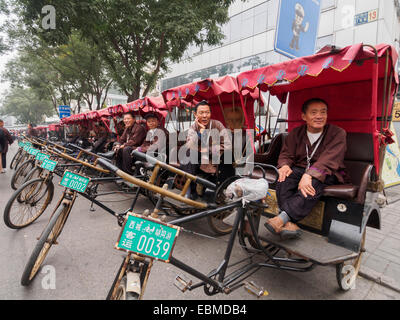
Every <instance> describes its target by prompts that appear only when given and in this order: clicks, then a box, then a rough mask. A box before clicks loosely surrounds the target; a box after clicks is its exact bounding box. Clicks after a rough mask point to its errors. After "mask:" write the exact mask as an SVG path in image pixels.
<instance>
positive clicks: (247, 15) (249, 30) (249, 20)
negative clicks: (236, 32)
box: [241, 8, 254, 39]
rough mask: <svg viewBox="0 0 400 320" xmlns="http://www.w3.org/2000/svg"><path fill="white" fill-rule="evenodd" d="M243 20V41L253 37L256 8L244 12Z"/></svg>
mask: <svg viewBox="0 0 400 320" xmlns="http://www.w3.org/2000/svg"><path fill="white" fill-rule="evenodd" d="M241 18H242V26H241V39H245V38H248V37H251V36H252V35H253V24H254V22H253V21H254V8H252V9H249V10H246V11H244V12H242V14H241Z"/></svg>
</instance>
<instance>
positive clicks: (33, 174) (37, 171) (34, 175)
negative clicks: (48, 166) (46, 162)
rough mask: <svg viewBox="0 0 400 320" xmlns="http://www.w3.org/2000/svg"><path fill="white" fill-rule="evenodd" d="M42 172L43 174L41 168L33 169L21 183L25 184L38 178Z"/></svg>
mask: <svg viewBox="0 0 400 320" xmlns="http://www.w3.org/2000/svg"><path fill="white" fill-rule="evenodd" d="M42 172H43V168H41V167H33V169H32V170H31V171H29V172H28V173H27V174H26V176H25V179H24V182H23V183H25V182H27V181H29V180H33V179H36V178H40V174H41V173H42Z"/></svg>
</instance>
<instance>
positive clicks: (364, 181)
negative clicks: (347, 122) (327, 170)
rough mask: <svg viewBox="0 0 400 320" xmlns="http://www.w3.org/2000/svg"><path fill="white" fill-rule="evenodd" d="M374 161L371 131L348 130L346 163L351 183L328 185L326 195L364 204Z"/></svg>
mask: <svg viewBox="0 0 400 320" xmlns="http://www.w3.org/2000/svg"><path fill="white" fill-rule="evenodd" d="M373 162H374V151H373V140H372V135H371V134H369V133H358V132H348V133H347V150H346V154H345V157H344V164H345V167H346V171H347V173H348V175H349V178H350V181H351V184H340V185H333V186H327V187H326V188H325V190H324V196H327V197H335V198H340V199H351V200H354V201H355V202H357V203H360V204H363V203H364V200H365V193H366V190H367V186H368V180H369V174H370V172H371V170H372V168H373Z"/></svg>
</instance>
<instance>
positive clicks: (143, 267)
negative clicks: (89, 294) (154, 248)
mask: <svg viewBox="0 0 400 320" xmlns="http://www.w3.org/2000/svg"><path fill="white" fill-rule="evenodd" d="M151 266H152V262H151V261H150V262H147V261H144V262H138V261H135V260H131V259H130V257H129V255H128V256H127V257H126V258H124V260H123V261H122V264H121V266H120V268H119V270H118V272H117V274H116V276H115V278H114V282H113V284H112V286H111V288H110V291H109V292H108V295H107V298H106V299H107V300H140V299H141V298H142V296H143V294H144V290H145V288H146V283H147V279H148V277H149V273H150V270H149V269H151ZM128 273H135V274H136V275H138V277H137V276H136V279H137V280H136V282H138V281H140V294H138V293H137V292H131V291H129V290H128V286H129V285H132V284H129V283H128ZM119 279H121V280H119Z"/></svg>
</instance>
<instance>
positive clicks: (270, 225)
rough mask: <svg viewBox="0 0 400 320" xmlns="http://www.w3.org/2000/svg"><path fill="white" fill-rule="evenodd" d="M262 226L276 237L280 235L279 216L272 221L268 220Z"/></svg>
mask: <svg viewBox="0 0 400 320" xmlns="http://www.w3.org/2000/svg"><path fill="white" fill-rule="evenodd" d="M264 226H265V227H266V228H267V229H268V231H269V232H271V233H273V234H275V235H278V234H280V233H281V230H282V227H283V220H282V219H281V218H280V217H279V216H276V217H274V218H272V219H268V220H267V222H266V223H264Z"/></svg>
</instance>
